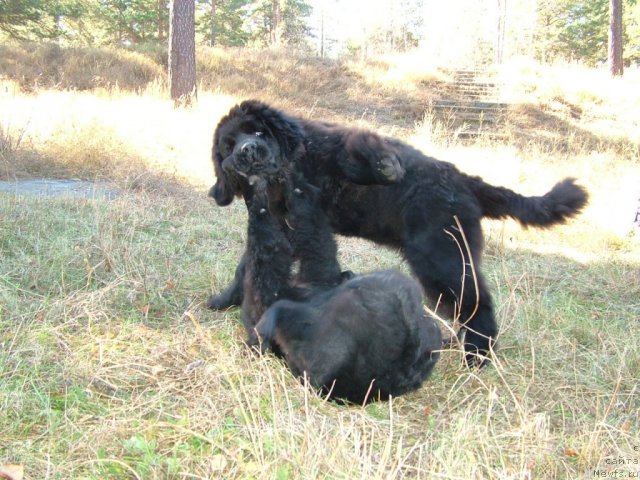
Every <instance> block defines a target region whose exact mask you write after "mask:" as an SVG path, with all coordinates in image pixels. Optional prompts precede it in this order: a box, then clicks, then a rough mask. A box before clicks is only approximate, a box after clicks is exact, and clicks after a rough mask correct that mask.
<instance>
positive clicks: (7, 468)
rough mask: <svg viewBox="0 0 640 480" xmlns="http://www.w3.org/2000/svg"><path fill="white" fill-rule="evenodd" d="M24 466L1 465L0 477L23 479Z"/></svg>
mask: <svg viewBox="0 0 640 480" xmlns="http://www.w3.org/2000/svg"><path fill="white" fill-rule="evenodd" d="M23 476H24V467H23V466H22V465H0V478H2V479H5V480H22V477H23Z"/></svg>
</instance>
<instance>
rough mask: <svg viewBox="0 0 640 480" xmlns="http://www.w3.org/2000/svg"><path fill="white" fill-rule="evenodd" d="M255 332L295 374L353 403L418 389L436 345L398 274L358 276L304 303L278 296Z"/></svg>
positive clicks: (417, 296)
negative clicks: (279, 354) (280, 298)
mask: <svg viewBox="0 0 640 480" xmlns="http://www.w3.org/2000/svg"><path fill="white" fill-rule="evenodd" d="M256 332H257V334H258V337H259V338H260V340H261V342H262V348H263V350H264V349H267V348H274V346H275V348H276V349H277V350H279V351H280V352H282V354H283V355H284V357H285V359H286V360H287V364H288V365H289V368H290V369H291V371H292V372H293V374H294V375H296V376H299V377H302V376H303V375H304V374H306V377H307V379H308V381H309V383H310V384H311V385H312V386H313V387H315V388H319V389H321V390H322V391H323V392H324V394H325V395H327V396H328V397H329V398H332V399H346V400H348V401H349V402H352V403H357V404H363V403H367V402H369V401H373V400H378V399H380V400H386V399H388V398H389V396H390V395H392V396H397V395H400V394H402V393H405V392H408V391H411V390H415V389H417V388H419V387H420V386H421V385H422V383H423V382H424V381H425V380H426V379H427V378H428V377H429V375H430V374H431V371H432V370H433V367H434V366H435V364H436V362H437V361H438V358H439V356H440V353H439V350H440V348H441V347H442V334H441V333H440V329H439V328H438V326H437V324H436V322H435V321H434V320H433V319H432V318H431V317H429V316H427V315H426V314H425V313H424V311H423V308H422V292H421V288H420V285H419V284H418V283H417V282H416V281H414V280H412V279H411V278H409V277H407V276H406V275H404V274H402V273H400V272H398V271H385V272H376V273H369V274H366V275H362V276H357V277H354V278H353V279H351V280H347V281H346V282H344V283H342V284H341V285H339V286H337V287H334V288H332V289H330V290H326V291H324V292H320V293H316V294H314V295H312V296H311V297H310V298H309V299H307V300H304V301H291V300H279V301H277V302H276V303H274V304H273V305H272V306H271V307H270V308H269V309H268V310H267V312H266V313H265V314H264V316H263V317H262V319H261V320H260V322H259V323H258V325H257V326H256Z"/></svg>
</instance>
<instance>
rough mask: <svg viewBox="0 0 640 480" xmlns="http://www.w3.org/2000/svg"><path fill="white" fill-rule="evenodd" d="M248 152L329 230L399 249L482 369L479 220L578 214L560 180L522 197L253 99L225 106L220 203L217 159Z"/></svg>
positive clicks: (582, 201) (489, 320)
mask: <svg viewBox="0 0 640 480" xmlns="http://www.w3.org/2000/svg"><path fill="white" fill-rule="evenodd" d="M247 149H260V150H268V151H269V152H270V153H269V154H268V155H269V157H270V158H272V159H279V158H283V157H284V158H286V159H287V160H288V161H290V162H292V163H293V164H295V165H296V169H297V170H299V171H300V172H302V173H303V175H304V176H305V178H306V179H307V180H308V181H309V182H310V183H311V184H313V185H314V186H316V187H318V188H319V189H320V191H321V208H322V209H323V210H324V211H325V212H326V214H327V216H328V218H329V222H330V223H331V226H332V227H333V229H334V231H335V232H337V233H341V234H343V235H354V236H360V237H364V238H368V239H370V240H373V241H375V242H377V243H380V244H383V245H387V246H390V247H392V248H396V249H399V250H400V251H401V252H402V253H403V255H404V257H405V258H406V259H407V261H408V262H409V264H410V265H411V268H412V269H413V272H414V273H415V275H416V276H417V277H418V279H419V280H420V283H421V284H422V286H423V288H424V291H425V293H426V294H427V295H428V296H429V297H431V298H432V299H433V300H434V301H438V302H439V308H444V309H446V313H449V314H451V315H454V313H455V312H456V311H458V312H459V315H460V321H461V322H462V325H463V327H464V329H465V330H466V335H465V337H464V342H465V350H466V352H467V355H466V359H467V362H468V363H469V364H470V365H473V364H475V365H482V364H483V363H484V361H485V355H486V354H487V353H488V351H489V350H490V349H491V348H492V347H493V345H494V342H495V338H496V336H497V333H498V328H497V324H496V321H495V318H494V312H493V302H492V300H491V295H490V293H489V291H488V289H487V287H486V285H485V281H484V278H483V276H482V273H481V271H480V263H481V259H482V250H483V245H484V238H483V235H482V229H481V224H480V220H481V218H482V217H489V218H504V217H513V218H515V219H517V220H518V221H519V222H520V223H522V224H523V225H527V226H539V227H549V226H552V225H555V224H559V223H563V222H565V221H566V220H567V219H569V218H570V217H572V216H574V215H576V214H577V213H578V212H579V211H580V210H581V209H582V208H583V207H584V206H585V205H586V203H587V198H588V195H587V193H586V191H585V190H584V189H583V188H582V187H580V186H578V185H576V184H575V183H574V180H573V179H565V180H563V181H562V182H560V183H558V184H557V185H555V186H554V187H553V188H552V189H551V191H549V192H548V193H546V194H545V195H543V196H540V197H524V196H522V195H519V194H517V193H515V192H513V191H511V190H509V189H507V188H502V187H495V186H492V185H489V184H487V183H485V182H484V181H483V180H482V179H481V178H479V177H473V176H469V175H466V174H464V173H462V172H460V171H459V170H458V169H456V167H455V166H453V165H452V164H450V163H447V162H442V161H439V160H436V159H434V158H431V157H427V156H426V155H424V154H423V153H421V152H420V151H418V150H416V149H414V148H412V147H411V146H409V145H407V144H405V143H403V142H400V141H398V140H395V139H392V138H382V137H379V136H378V135H376V134H375V133H372V132H368V131H363V130H355V129H350V128H346V127H343V126H339V125H334V124H329V123H324V122H316V121H311V120H305V119H302V118H296V117H293V116H290V115H287V114H285V113H283V112H281V111H279V110H277V109H275V108H272V107H270V106H268V105H266V104H264V103H262V102H259V101H253V100H249V101H245V102H243V103H241V104H240V105H237V106H235V107H233V108H232V109H231V111H230V112H229V114H228V115H227V116H226V117H224V118H223V119H222V120H221V121H220V123H219V124H218V127H217V129H216V132H215V136H214V145H213V163H214V167H215V171H216V176H217V181H216V184H215V185H214V186H213V187H212V188H211V191H210V195H211V196H212V197H213V198H214V199H215V200H216V202H217V203H218V204H219V205H228V204H229V203H231V201H233V198H234V196H236V195H240V194H241V192H242V188H241V183H240V182H239V179H238V177H237V176H234V175H229V174H228V173H227V172H225V170H224V169H223V162H225V161H226V160H227V159H229V158H234V157H237V156H239V155H240V156H242V155H243V151H245V150H247ZM474 273H475V274H474ZM243 275H244V262H241V263H240V265H239V266H238V268H237V270H236V278H235V280H234V282H233V283H232V285H231V286H230V287H229V288H228V289H227V290H226V291H225V292H223V293H222V294H220V295H217V296H212V297H210V298H209V301H208V306H209V307H210V308H214V309H221V308H227V307H229V306H232V305H238V304H239V303H240V302H241V299H242V295H243V292H242V280H241V279H242V277H243Z"/></svg>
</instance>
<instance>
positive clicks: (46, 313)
mask: <svg viewBox="0 0 640 480" xmlns="http://www.w3.org/2000/svg"><path fill="white" fill-rule="evenodd" d="M25 48H26V47H25ZM29 48H34V47H29ZM65 54H66V55H71V52H67V53H65ZM29 55H35V53H30V54H29ZM38 55H40V54H38ZM83 55H86V52H85V53H83ZM92 55H99V54H97V53H95V54H92ZM127 55H132V56H133V57H132V58H129V57H127V58H129V60H130V63H127V62H124V63H119V64H118V65H119V68H122V69H123V71H126V68H128V67H127V66H126V65H130V64H131V62H132V63H133V64H138V63H140V62H141V63H144V62H145V61H146V60H140V59H138V56H137V55H138V54H133V53H131V52H129V53H127ZM115 56H116V57H118V56H119V53H116V54H115ZM17 58H19V57H17ZM25 58H31V57H25ZM145 58H148V57H145ZM200 61H201V65H202V67H201V70H200V72H201V73H200V78H201V80H202V86H201V88H200V95H199V101H198V104H197V105H196V106H195V107H193V108H190V109H178V110H174V109H173V107H172V106H171V103H170V102H169V101H168V100H166V99H165V97H166V92H165V91H164V87H163V84H162V81H161V79H158V78H150V79H148V81H147V82H146V83H144V84H141V85H136V86H133V85H132V86H130V87H127V86H123V85H120V86H119V87H116V86H115V84H113V83H108V82H107V84H108V85H110V86H109V87H108V88H106V87H104V85H103V86H100V85H97V86H94V87H95V88H92V89H89V90H85V91H74V90H65V89H51V88H35V89H34V88H32V87H33V85H31V87H28V86H27V85H25V84H24V82H22V81H20V79H16V78H13V79H6V78H5V79H3V80H2V86H3V88H1V89H0V177H1V178H4V179H6V178H14V177H16V176H18V177H20V176H22V177H24V176H38V177H41V176H58V177H64V178H74V177H80V178H87V179H94V178H97V179H101V180H109V181H113V182H114V183H116V185H118V186H119V187H121V188H122V189H123V191H122V195H121V196H120V197H119V198H118V199H116V200H115V201H112V202H108V203H103V202H96V201H90V200H65V199H58V200H55V199H50V200H48V199H35V198H28V197H27V198H22V197H15V196H13V195H6V194H0V258H2V261H0V346H1V348H0V412H2V414H1V415H0V465H2V464H4V463H15V464H22V465H24V466H25V469H26V473H27V475H28V478H60V479H62V478H65V479H66V478H82V479H98V478H122V479H125V478H129V479H130V478H145V479H146V478H238V479H241V478H243V479H244V478H260V479H262V478H264V479H267V478H269V479H272V478H278V479H294V478H296V479H297V478H337V479H353V478H423V479H431V478H447V479H469V478H479V479H480V478H487V479H489V478H501V479H532V478H545V479H546V478H549V479H555V478H594V476H595V475H596V474H595V472H596V471H602V472H614V471H620V472H622V473H621V475H622V474H624V475H627V478H631V475H632V474H637V472H638V468H640V467H637V466H636V465H635V464H633V463H632V462H630V463H625V464H624V465H621V464H619V463H618V464H613V463H612V460H618V459H619V458H624V459H630V460H631V461H633V460H637V461H639V462H640V454H639V453H638V450H637V449H638V448H640V439H639V435H638V432H639V429H640V391H639V390H638V373H637V372H638V371H640V334H639V333H638V329H637V320H638V318H639V317H640V303H639V300H638V299H639V298H640V274H639V273H638V272H639V271H640V251H639V250H640V247H639V245H638V235H637V233H635V234H634V233H633V226H632V223H631V222H632V220H633V210H634V208H635V206H636V205H637V204H636V198H637V196H640V191H639V185H640V168H639V165H640V163H639V159H638V139H637V138H634V135H635V133H634V132H637V130H634V129H635V128H637V118H631V117H632V115H630V113H629V115H630V116H625V115H626V113H625V112H626V111H627V110H626V109H627V108H628V107H629V106H632V105H637V103H638V101H639V100H638V99H639V98H640V94H639V93H637V92H635V90H633V88H631V86H630V85H631V83H632V81H633V75H630V76H629V79H628V80H627V79H626V78H625V79H623V80H621V81H619V82H618V81H616V82H613V81H609V80H608V79H604V78H602V77H600V74H599V73H598V72H595V73H594V72H590V71H582V73H580V72H578V71H575V70H574V69H571V70H572V71H573V72H574V73H573V75H574V76H571V77H569V76H568V74H566V73H562V72H564V70H562V69H559V68H558V69H546V68H541V67H537V66H532V65H527V66H526V68H525V67H524V66H518V68H515V67H513V68H514V70H515V73H512V74H511V75H514V77H513V78H525V77H526V78H527V81H525V80H518V81H516V80H510V81H509V84H510V85H511V86H512V87H513V88H512V92H511V93H510V95H516V94H517V95H519V98H520V99H521V101H523V102H527V103H526V106H524V107H522V106H521V107H518V108H523V109H525V112H524V113H522V114H520V113H518V110H516V111H515V112H514V113H513V117H511V118H510V120H509V121H510V122H511V123H508V124H507V126H506V127H505V128H506V129H511V130H512V131H508V132H507V133H508V135H507V140H505V141H501V142H498V143H495V142H492V141H488V140H486V139H479V140H477V141H474V142H470V143H462V142H460V141H457V140H455V139H452V138H451V137H448V136H447V132H446V130H445V129H444V127H443V126H442V125H439V124H438V123H437V122H436V121H434V120H433V119H432V118H430V117H429V116H426V117H425V116H424V109H423V106H424V105H426V103H424V104H423V103H420V102H422V101H423V100H424V101H425V102H426V101H427V100H428V99H429V98H430V96H432V95H433V92H432V91H429V90H428V89H429V87H428V86H429V81H430V80H428V79H432V78H433V71H431V72H430V71H429V67H425V69H424V70H422V69H421V67H420V66H419V65H416V63H415V62H414V63H413V64H412V69H410V70H411V72H410V74H409V79H408V80H407V81H406V82H402V81H401V80H400V81H399V79H401V78H402V75H407V73H406V72H407V69H408V67H407V66H406V64H404V63H403V60H402V59H400V60H393V59H388V58H387V59H382V60H380V61H378V62H377V63H376V62H370V63H369V64H368V66H367V65H364V64H357V63H353V64H341V63H336V62H329V61H319V60H317V59H304V58H300V57H296V56H290V55H283V54H282V53H279V52H273V51H268V52H253V51H246V50H237V51H231V52H224V51H221V50H216V51H208V50H207V51H206V52H203V54H202V55H201V60H200ZM71 63H73V62H71ZM371 66H374V68H373V70H371V69H370V67H371ZM23 68H26V67H25V66H20V65H17V66H16V69H17V70H16V71H17V72H20V71H22V70H20V69H23ZM114 68H115V67H114ZM256 68H258V69H260V70H263V71H264V72H265V73H264V75H262V76H260V77H256V76H255V75H254V74H253V71H254V69H256ZM0 72H4V74H5V75H6V74H7V73H10V72H7V70H0ZM367 72H369V73H367ZM554 72H555V73H554ZM632 73H633V72H632ZM207 75H209V76H207ZM505 75H506V73H505ZM551 75H553V78H554V79H555V80H553V81H554V82H556V83H557V86H550V85H551V84H546V83H545V82H544V81H543V79H545V78H550V76H551ZM580 75H582V76H583V77H581V76H580ZM563 78H566V79H567V82H566V83H562V79H563ZM576 78H585V79H587V78H596V79H597V78H601V79H602V82H603V83H602V87H598V83H597V82H596V81H595V80H594V81H593V83H591V81H588V82H587V81H586V80H585V81H584V82H578V81H577V80H576ZM550 81H551V79H550ZM424 82H426V83H424ZM627 82H629V83H627ZM423 83H424V89H426V90H423V89H422V87H421V85H423ZM612 87H617V90H616V92H615V93H614V90H615V89H613V90H612ZM547 92H552V93H547ZM558 92H560V93H558ZM580 92H590V93H589V95H587V94H585V93H580ZM621 92H625V94H624V95H623V94H622V93H621ZM247 97H259V98H264V99H266V100H268V101H271V102H274V103H276V104H277V105H279V106H281V107H283V108H286V109H289V110H291V111H294V112H296V113H299V114H307V115H310V116H314V117H317V118H327V119H331V120H337V121H342V122H348V123H355V124H359V125H361V126H366V127H370V128H375V129H377V130H378V131H382V132H384V133H388V134H394V135H397V136H400V137H402V138H404V139H406V140H407V141H409V142H411V143H413V144H414V145H416V146H418V147H419V148H422V149H423V150H424V151H425V152H428V153H429V154H430V155H433V156H436V157H439V158H442V159H445V160H449V161H452V162H454V163H456V164H457V165H459V166H460V168H462V169H464V170H465V171H468V172H470V173H474V174H479V175H482V176H483V177H485V178H486V179H487V180H488V181H491V182H492V183H495V184H501V185H506V186H508V187H510V188H514V189H516V190H518V191H521V192H523V193H527V194H539V193H543V192H544V191H546V190H547V189H548V188H549V187H550V186H551V184H552V183H553V182H555V181H556V180H558V179H559V178H561V177H563V176H566V175H570V176H575V177H577V178H578V179H579V180H580V182H581V183H583V184H585V185H586V186H587V187H588V188H589V190H590V193H591V195H592V201H591V203H590V206H589V207H588V209H587V211H586V212H585V214H584V215H582V216H580V217H579V218H578V219H576V220H575V221H573V222H571V223H570V224H569V225H566V226H563V227H559V228H555V229H553V230H549V231H540V230H534V229H532V230H529V231H524V230H522V229H520V228H519V227H518V226H517V225H515V223H513V222H487V224H486V226H487V237H488V246H487V255H486V260H485V265H484V270H485V272H486V273H487V276H488V278H489V281H490V282H491V284H492V289H493V291H494V292H495V300H496V306H497V310H498V312H497V313H498V317H499V319H500V322H501V336H500V342H499V343H500V350H499V351H498V353H497V356H496V358H495V361H494V363H493V365H492V366H491V367H489V368H486V369H484V370H482V371H480V372H477V371H468V370H467V369H466V368H464V367H463V366H462V362H461V355H460V353H459V352H457V351H456V350H455V349H454V350H449V351H446V352H444V353H443V356H442V361H441V363H440V364H439V365H438V367H437V368H436V372H435V375H434V377H433V378H432V379H431V380H430V381H429V382H428V383H427V384H426V385H425V386H424V387H423V388H422V389H420V390H419V391H417V392H414V393H411V394H409V395H406V396H403V397H400V398H397V399H394V400H393V401H392V402H389V403H381V404H374V405H371V406H368V407H366V408H359V407H340V406H336V405H333V404H330V403H327V402H325V401H324V400H323V399H321V398H319V397H317V396H315V395H314V394H313V393H312V392H310V391H309V390H308V389H305V388H304V386H302V385H300V384H299V383H298V382H297V381H296V380H295V379H293V378H292V377H291V375H290V374H289V373H288V371H287V369H286V367H285V366H284V365H282V364H281V363H280V362H279V361H277V360H276V359H274V358H272V357H270V356H266V357H257V356H253V355H250V354H248V353H247V351H246V350H245V349H244V348H243V347H242V345H241V339H242V337H243V331H242V327H241V326H240V324H239V322H238V312H237V311H236V310H232V311H229V312H220V313H217V312H210V311H207V310H206V309H205V308H204V307H203V302H204V299H205V298H206V296H207V295H208V294H209V293H211V292H213V291H218V290H219V289H220V288H222V287H223V286H224V285H226V284H227V282H229V280H230V278H231V276H232V275H233V268H234V266H235V263H236V262H237V259H238V257H239V255H240V253H241V251H242V249H243V245H244V235H245V233H244V231H245V218H246V214H245V211H244V206H243V205H242V204H241V203H240V202H236V204H234V205H232V206H231V207H228V208H225V209H222V208H217V207H215V206H213V205H212V204H211V203H210V202H209V201H208V200H207V199H206V198H205V195H204V191H205V190H206V189H207V188H208V187H209V186H210V185H211V183H212V182H213V181H214V178H213V172H212V168H211V165H210V148H211V140H212V139H211V136H212V133H213V129H214V127H215V124H216V122H217V121H218V119H219V118H220V117H221V116H222V115H223V114H224V113H225V112H226V111H227V110H228V108H229V107H230V106H231V105H232V104H234V103H235V102H236V101H238V100H240V99H242V98H247ZM554 102H557V103H559V104H562V105H565V106H566V108H559V107H558V108H556V107H554V106H553V105H555V103H554ZM576 108H579V109H580V110H581V111H582V112H598V113H597V114H596V113H593V114H591V113H590V114H588V115H587V114H582V115H580V116H579V117H577V118H574V116H572V114H571V112H572V111H573V110H575V109H576ZM510 115H511V114H510ZM537 115H541V116H540V117H539V118H538V117H536V116H537ZM531 117H533V120H536V118H538V120H540V119H541V121H538V122H537V123H535V124H534V125H533V126H535V134H531V135H530V136H529V137H526V136H524V135H523V134H522V132H519V130H520V129H521V127H520V126H519V124H518V123H517V122H521V123H524V122H532V121H533V120H532V118H531ZM551 119H555V120H556V121H555V122H551V121H550V120H551ZM602 122H604V123H602ZM634 122H635V123H634ZM603 124H610V125H612V128H611V131H613V132H614V133H615V135H610V133H609V130H606V129H600V128H599V125H603ZM527 125H529V124H527ZM533 126H532V125H530V127H531V131H532V132H533V131H534V130H533ZM525 133H526V132H525ZM587 133H589V135H587ZM594 137H595V140H594ZM527 138H528V140H526V139H527ZM166 193H170V194H169V195H167V194H166ZM340 260H341V263H342V264H343V265H344V267H345V268H349V269H352V270H354V271H362V272H365V271H369V270H373V269H378V268H402V269H406V266H405V265H404V264H403V263H402V260H401V258H400V257H399V256H398V255H396V254H395V253H394V252H389V251H387V250H384V249H381V248H380V247H378V246H375V245H373V244H371V243H369V242H364V241H361V240H358V239H345V238H341V239H340Z"/></svg>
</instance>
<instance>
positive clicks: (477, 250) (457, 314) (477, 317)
mask: <svg viewBox="0 0 640 480" xmlns="http://www.w3.org/2000/svg"><path fill="white" fill-rule="evenodd" d="M432 220H433V219H432ZM435 223H438V222H435ZM467 223H469V224H468V225H466V227H465V228H464V236H463V235H462V234H461V233H460V228H458V227H457V226H455V227H454V226H452V227H450V228H447V229H446V231H445V229H442V228H437V229H436V228H433V227H430V228H428V229H425V228H424V225H426V224H427V223H426V222H421V228H418V229H416V231H413V232H409V233H408V235H407V237H406V240H405V242H404V249H403V250H404V255H405V258H406V259H407V261H408V262H409V264H410V265H411V268H412V269H413V272H414V274H415V275H416V276H417V277H418V279H419V280H420V283H421V284H422V286H423V288H424V291H425V293H426V295H427V296H428V297H429V298H430V299H431V300H432V301H434V302H436V301H439V305H438V312H437V313H439V314H444V315H446V316H451V317H452V318H454V319H457V320H458V321H459V323H460V325H461V328H462V330H464V331H465V337H464V349H465V359H466V362H467V364H468V365H469V366H474V365H477V366H482V365H484V364H485V363H486V361H487V355H488V353H489V351H490V350H491V349H492V348H493V346H494V345H495V339H496V336H497V333H498V326H497V324H496V320H495V316H494V312H493V301H492V299H491V294H490V293H489V290H488V289H487V287H486V285H485V281H484V278H483V276H482V273H481V271H480V265H479V261H480V258H481V251H482V244H483V239H482V231H481V230H480V225H479V224H478V223H477V222H467ZM416 225H420V223H416ZM471 259H473V261H472V260H471Z"/></svg>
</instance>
